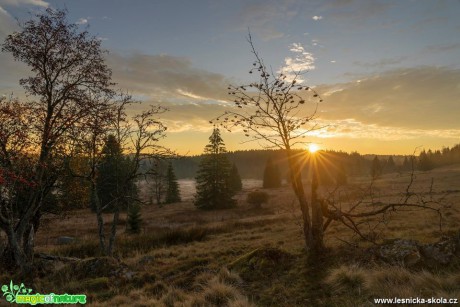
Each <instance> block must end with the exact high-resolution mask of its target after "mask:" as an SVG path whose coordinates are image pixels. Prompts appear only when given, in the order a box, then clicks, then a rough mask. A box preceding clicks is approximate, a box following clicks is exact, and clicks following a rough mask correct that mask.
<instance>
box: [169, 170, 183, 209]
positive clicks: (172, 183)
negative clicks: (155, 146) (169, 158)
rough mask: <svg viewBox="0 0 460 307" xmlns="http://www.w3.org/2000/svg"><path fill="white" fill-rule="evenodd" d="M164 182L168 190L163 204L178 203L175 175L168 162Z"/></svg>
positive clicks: (177, 187)
mask: <svg viewBox="0 0 460 307" xmlns="http://www.w3.org/2000/svg"><path fill="white" fill-rule="evenodd" d="M166 181H167V187H168V189H167V191H166V199H165V204H172V203H177V202H180V201H181V198H180V192H179V184H178V183H177V178H176V174H175V173H174V169H173V166H172V163H171V162H169V164H168V170H167V172H166Z"/></svg>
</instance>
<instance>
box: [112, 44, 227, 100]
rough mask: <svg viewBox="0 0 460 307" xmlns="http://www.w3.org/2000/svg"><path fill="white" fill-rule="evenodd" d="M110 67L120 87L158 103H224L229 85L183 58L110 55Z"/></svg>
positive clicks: (224, 79)
mask: <svg viewBox="0 0 460 307" xmlns="http://www.w3.org/2000/svg"><path fill="white" fill-rule="evenodd" d="M108 64H109V66H110V67H113V77H114V79H115V81H116V82H117V83H119V86H120V87H122V88H126V89H129V90H131V91H133V92H136V93H141V94H144V95H148V96H150V97H151V98H152V99H155V100H157V101H163V100H169V101H172V100H176V101H179V102H180V101H184V100H187V101H191V99H195V100H196V99H201V100H210V101H216V102H219V101H225V100H226V99H227V98H228V97H227V86H228V84H229V83H230V81H229V80H227V79H226V78H225V77H224V76H223V75H221V74H217V73H212V72H209V71H206V70H202V69H198V68H196V67H194V66H193V65H192V62H191V61H190V60H189V59H187V58H183V57H175V56H170V55H164V54H163V55H146V54H132V55H130V56H122V55H119V54H114V53H113V54H110V55H109V57H108Z"/></svg>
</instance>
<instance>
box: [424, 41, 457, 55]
mask: <svg viewBox="0 0 460 307" xmlns="http://www.w3.org/2000/svg"><path fill="white" fill-rule="evenodd" d="M458 49H460V43H453V44H440V45H430V46H426V47H425V49H424V50H423V52H424V53H440V52H448V51H456V50H458Z"/></svg>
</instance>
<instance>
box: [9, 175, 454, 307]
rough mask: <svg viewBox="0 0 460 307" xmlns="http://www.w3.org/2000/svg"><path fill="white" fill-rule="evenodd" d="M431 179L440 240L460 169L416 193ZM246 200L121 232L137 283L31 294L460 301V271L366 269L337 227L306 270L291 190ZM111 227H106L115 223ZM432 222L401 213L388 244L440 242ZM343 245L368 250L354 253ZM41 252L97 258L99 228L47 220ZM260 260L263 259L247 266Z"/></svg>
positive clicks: (400, 182) (72, 284) (175, 211)
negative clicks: (67, 239)
mask: <svg viewBox="0 0 460 307" xmlns="http://www.w3.org/2000/svg"><path fill="white" fill-rule="evenodd" d="M431 178H434V189H435V190H436V191H439V192H442V194H445V196H446V197H445V204H452V205H451V206H450V207H448V208H445V209H444V211H443V212H444V213H445V214H444V216H445V220H444V223H443V234H449V233H454V232H458V230H459V229H460V191H459V190H458V189H459V187H458V182H460V167H458V168H444V169H439V170H435V171H433V172H431V173H417V180H418V181H417V184H416V185H414V189H415V190H418V191H426V189H427V188H429V186H430V183H431ZM407 179H408V177H407V175H404V176H400V175H398V174H388V175H385V176H384V177H383V178H381V179H379V180H378V181H377V182H376V187H377V188H378V189H379V190H380V193H381V196H382V197H395V193H396V192H395V191H397V190H398V191H401V190H403V189H404V188H405V185H406V183H407ZM366 180H368V178H350V180H349V182H350V185H351V186H352V185H355V184H358V183H359V182H365V181H366ZM247 192H248V191H244V192H243V193H241V194H240V195H239V196H238V199H239V203H238V207H237V208H234V209H227V210H218V211H206V212H202V211H198V210H196V209H195V208H194V206H193V204H192V203H191V202H184V203H180V204H174V205H168V206H165V207H163V208H158V207H156V206H151V207H144V208H143V212H142V218H143V220H144V221H145V224H144V228H143V232H142V234H141V235H138V236H132V235H126V234H125V233H124V230H125V226H124V225H123V223H121V224H119V226H118V231H119V233H120V236H119V238H118V241H117V250H118V252H117V256H118V257H119V259H120V261H121V262H122V263H123V266H124V267H125V269H126V270H127V271H129V272H132V273H133V274H134V276H133V277H131V278H118V277H114V276H109V275H110V274H105V275H104V274H102V273H101V274H100V275H98V276H93V275H91V274H90V272H81V273H80V274H73V272H74V271H72V268H71V267H70V266H69V267H67V266H65V267H64V268H62V269H61V270H60V271H58V272H56V273H54V274H49V275H48V276H45V277H43V278H42V279H41V280H39V281H37V282H36V285H35V286H36V289H35V288H34V289H35V290H36V291H38V290H39V291H40V292H41V293H50V292H54V293H57V292H58V291H61V290H62V291H69V290H71V291H83V292H84V293H86V294H88V296H89V302H90V303H91V304H90V305H91V306H108V305H113V306H252V305H260V306H270V305H276V306H321V305H326V306H368V305H369V304H368V302H369V300H370V299H372V298H375V297H385V296H390V297H394V296H406V295H411V296H418V295H421V294H423V295H434V296H443V297H458V298H460V293H459V291H460V289H459V286H458V285H460V274H458V273H454V272H458V269H459V267H460V266H459V265H458V263H457V264H455V265H452V266H449V267H445V268H440V269H439V268H437V269H436V271H435V270H434V269H429V268H428V269H426V270H425V271H420V270H419V271H409V270H407V269H403V268H399V267H388V266H386V265H384V264H382V263H379V262H372V261H370V260H369V258H365V260H363V257H361V255H360V254H361V253H362V251H363V248H365V247H366V246H368V245H367V243H365V242H362V241H361V240H359V238H357V237H355V236H353V234H352V233H351V232H350V231H349V230H348V229H347V228H345V227H344V226H343V225H341V224H338V223H332V224H331V226H330V227H329V228H328V230H327V232H326V237H325V239H326V242H325V243H326V245H327V246H328V247H329V249H330V250H329V252H328V254H327V256H325V257H324V258H322V259H319V260H318V261H317V262H316V263H309V262H307V261H306V257H305V253H304V250H303V244H304V243H303V238H302V232H301V228H300V214H299V210H298V209H297V205H295V204H294V205H293V200H294V196H293V193H292V192H291V191H290V189H289V188H280V189H275V190H268V191H267V192H268V193H269V194H270V202H269V203H268V204H266V205H263V206H262V208H261V209H260V210H255V209H253V208H251V206H249V205H248V204H246V203H245V193H247ZM438 195H441V194H438ZM105 218H106V220H107V221H110V215H106V216H105ZM369 222H373V220H369ZM436 222H437V221H436V219H435V217H434V215H433V214H432V213H431V212H427V211H412V212H401V213H399V214H397V215H393V216H392V219H391V221H390V222H389V223H388V225H387V227H386V228H383V233H382V234H383V235H384V237H385V238H406V239H409V238H411V239H416V240H420V241H423V242H432V241H435V240H437V239H438V238H439V237H440V236H441V232H440V231H439V227H438V225H437V224H436ZM59 236H75V237H76V238H78V239H79V241H78V242H77V243H75V244H72V245H68V246H58V245H56V238H57V237H59ZM344 241H346V242H348V243H349V244H352V245H353V244H359V245H360V246H361V247H362V248H360V249H354V248H352V247H351V245H349V244H347V243H344ZM36 245H37V247H38V250H39V251H42V252H47V253H54V254H59V255H68V256H78V257H83V258H86V257H93V256H98V252H97V250H98V248H97V247H98V241H97V231H96V218H95V216H94V215H93V214H92V213H91V212H89V211H88V210H77V211H74V212H71V213H68V216H67V217H66V218H60V217H53V216H47V217H46V218H45V219H44V220H43V224H42V228H41V231H40V232H39V234H38V238H37V242H36ZM255 250H259V251H260V252H258V253H255V254H253V255H252V257H245V256H248V254H250V253H251V252H253V251H255ZM277 255H278V256H277ZM238 259H240V262H239V263H238V265H235V266H234V267H232V266H231V265H232V264H235V262H238ZM241 259H242V260H241ZM363 261H364V262H363ZM225 268H230V269H231V271H229V270H227V269H225ZM4 277H5V278H4V279H6V278H7V276H4ZM2 281H3V280H2ZM69 293H70V292H69Z"/></svg>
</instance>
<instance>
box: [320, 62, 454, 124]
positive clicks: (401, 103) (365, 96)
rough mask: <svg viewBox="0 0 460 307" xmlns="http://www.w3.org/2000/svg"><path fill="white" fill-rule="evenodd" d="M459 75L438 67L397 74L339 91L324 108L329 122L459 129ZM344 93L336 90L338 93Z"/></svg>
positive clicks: (371, 78) (330, 89)
mask: <svg viewBox="0 0 460 307" xmlns="http://www.w3.org/2000/svg"><path fill="white" fill-rule="evenodd" d="M459 80H460V70H458V69H457V70H455V69H449V68H438V67H431V66H426V67H417V68H407V69H396V70H391V71H387V72H385V73H381V74H379V75H375V76H369V77H368V78H364V79H361V80H360V82H350V83H346V84H341V85H335V86H318V88H317V90H318V92H319V93H328V92H329V94H328V95H326V96H325V97H324V100H325V102H324V103H322V104H321V106H320V113H319V114H320V117H321V118H322V119H327V120H344V119H347V118H352V119H354V120H356V121H357V122H361V123H363V124H366V125H377V126H379V127H398V128H401V129H422V130H449V129H450V130H457V129H460V122H459V121H458V114H460V104H459V103H458V102H459V101H460V81H459ZM337 88H339V89H341V90H340V91H337V90H335V91H334V89H337Z"/></svg>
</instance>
